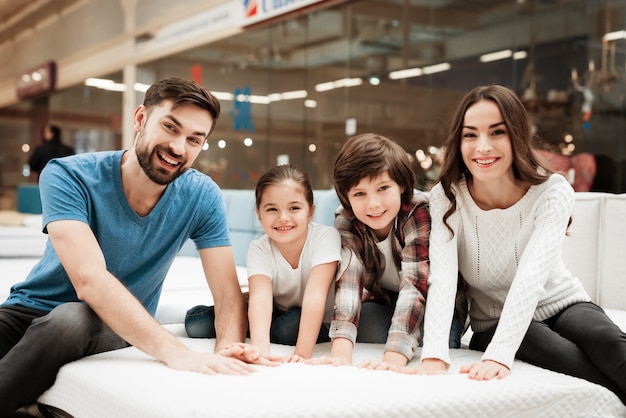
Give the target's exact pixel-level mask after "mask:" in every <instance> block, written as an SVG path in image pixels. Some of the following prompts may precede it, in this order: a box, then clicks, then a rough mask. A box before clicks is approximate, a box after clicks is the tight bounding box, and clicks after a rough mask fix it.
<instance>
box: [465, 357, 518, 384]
mask: <svg viewBox="0 0 626 418" xmlns="http://www.w3.org/2000/svg"><path fill="white" fill-rule="evenodd" d="M459 373H467V376H468V377H469V378H470V379H474V380H490V379H493V378H494V377H495V378H498V379H503V378H505V377H506V376H508V375H509V374H510V373H511V370H510V369H509V368H508V367H507V366H505V365H504V364H501V363H498V362H497V361H493V360H483V361H479V362H476V363H472V364H467V365H465V366H463V367H461V369H460V370H459Z"/></svg>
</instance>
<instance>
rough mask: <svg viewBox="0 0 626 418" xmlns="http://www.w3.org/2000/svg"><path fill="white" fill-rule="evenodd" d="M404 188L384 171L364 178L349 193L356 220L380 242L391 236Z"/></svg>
mask: <svg viewBox="0 0 626 418" xmlns="http://www.w3.org/2000/svg"><path fill="white" fill-rule="evenodd" d="M403 192H404V188H402V187H400V186H399V185H398V183H396V182H395V181H393V180H392V179H391V177H389V173H388V172H387V171H384V172H383V173H382V174H380V175H378V176H376V177H373V178H371V177H364V178H363V179H361V181H359V182H358V183H357V184H356V185H355V186H353V187H351V188H350V190H349V191H348V200H349V201H350V206H351V207H352V212H353V213H354V216H356V218H357V219H358V220H359V221H361V222H363V223H364V224H365V225H367V226H368V227H370V228H371V229H372V230H373V231H374V234H375V235H376V237H377V238H378V239H379V240H384V239H385V238H387V236H388V235H389V231H391V227H392V226H393V224H394V222H395V220H396V216H398V212H400V206H401V205H402V193H403Z"/></svg>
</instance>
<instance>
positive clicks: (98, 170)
mask: <svg viewBox="0 0 626 418" xmlns="http://www.w3.org/2000/svg"><path fill="white" fill-rule="evenodd" d="M124 152H125V151H105V152H96V153H87V154H78V155H75V156H71V157H66V158H63V159H57V160H52V161H50V162H49V163H48V164H47V165H46V167H45V168H44V170H43V172H42V175H41V178H40V183H39V187H40V193H41V203H42V208H43V227H44V232H46V225H48V224H49V223H50V222H53V221H58V220H76V221H81V222H85V223H86V224H88V225H89V226H90V227H91V230H92V231H93V233H94V235H95V236H96V238H97V240H98V242H99V244H100V247H101V249H102V252H103V253H104V258H105V260H106V264H107V269H108V270H109V271H110V272H111V273H112V274H113V275H114V276H115V277H117V278H118V279H119V280H120V281H121V282H122V283H123V284H124V285H125V286H126V287H127V288H128V289H129V290H130V292H131V293H132V294H133V295H135V297H136V298H137V299H138V300H139V301H140V302H141V303H142V304H143V305H144V307H145V308H146V309H147V310H148V312H150V313H151V314H152V315H154V314H155V312H156V308H157V304H158V301H159V296H160V294H161V288H162V284H163V280H164V279H165V276H166V274H167V271H168V270H169V268H170V266H171V264H172V262H173V260H174V257H175V256H176V254H177V253H178V251H179V250H180V248H181V247H182V245H183V244H184V243H185V242H186V241H187V239H188V238H191V239H192V240H193V241H194V242H195V244H196V248H198V249H202V248H209V247H221V246H230V245H231V244H230V237H229V233H228V222H227V219H226V210H225V207H224V202H223V200H222V194H221V192H220V190H219V188H218V186H217V185H216V184H215V182H213V180H212V179H211V178H210V177H209V176H207V175H205V174H202V173H200V172H198V171H196V170H193V169H190V170H187V171H186V172H185V173H184V174H182V175H181V176H180V177H178V178H177V179H176V180H174V181H173V182H172V183H170V184H169V185H168V186H167V188H166V189H165V192H164V193H163V196H161V199H160V200H159V202H158V203H157V204H156V206H155V207H154V208H153V209H152V211H151V212H150V213H149V214H148V215H147V216H144V217H140V216H138V215H137V214H136V213H135V212H134V211H133V210H132V208H131V207H130V205H129V204H128V201H127V200H126V196H125V195H124V191H123V189H122V177H121V169H120V164H121V159H122V155H123V153H124ZM198 262H200V261H199V260H198ZM75 301H78V298H77V297H76V292H75V291H74V287H73V286H72V284H71V282H70V280H69V278H68V276H67V274H66V272H65V270H64V269H63V266H62V265H61V263H60V261H59V258H58V257H57V255H56V253H55V251H54V248H53V247H52V245H51V244H50V240H48V242H47V244H46V249H45V252H44V255H43V257H42V259H41V260H40V261H39V263H37V265H36V266H35V267H34V268H33V270H32V271H31V272H30V274H29V275H28V277H27V278H26V280H25V281H23V282H20V283H18V284H16V285H14V286H13V287H12V288H11V294H10V295H9V297H8V299H7V301H6V302H5V303H4V304H5V305H20V306H25V307H28V308H33V309H38V310H43V311H50V310H52V309H53V308H54V307H56V306H58V305H60V304H62V303H65V302H75Z"/></svg>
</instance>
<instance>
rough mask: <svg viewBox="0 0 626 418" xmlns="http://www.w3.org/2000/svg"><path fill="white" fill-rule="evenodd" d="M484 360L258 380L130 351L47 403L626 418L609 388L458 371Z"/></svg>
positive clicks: (79, 365) (261, 370)
mask: <svg viewBox="0 0 626 418" xmlns="http://www.w3.org/2000/svg"><path fill="white" fill-rule="evenodd" d="M168 327H169V328H170V329H171V330H172V331H173V332H174V333H175V334H176V335H178V336H181V337H180V338H181V339H182V341H183V342H184V343H185V344H187V345H188V346H189V347H191V348H192V349H195V350H211V349H212V348H213V340H197V339H189V338H184V337H182V335H183V333H184V330H183V329H182V328H183V327H182V325H180V324H178V325H169V326H168ZM272 349H273V351H274V352H276V353H278V354H288V353H290V352H291V350H292V348H291V347H286V346H278V345H274V346H273V348H272ZM382 350H383V346H382V345H379V344H358V345H357V347H356V349H355V353H354V357H355V363H358V362H360V361H361V360H362V359H366V358H374V359H377V358H381V356H382ZM329 352H330V343H325V344H319V345H318V346H317V348H316V351H315V354H314V355H315V356H323V355H328V354H329ZM479 357H480V353H477V352H473V351H470V350H464V349H459V350H453V353H452V359H453V364H452V367H451V371H450V373H449V374H448V375H444V376H413V375H401V374H397V373H393V372H387V371H369V370H364V369H360V368H358V367H352V366H350V367H348V366H343V367H333V366H309V365H302V364H285V365H282V366H280V367H276V368H271V367H257V370H258V371H257V372H256V373H255V374H253V375H251V376H224V375H214V376H204V375H201V374H197V373H191V372H181V371H176V370H172V369H169V368H168V367H166V366H165V365H163V364H161V363H159V362H157V361H155V360H153V359H151V358H150V357H148V356H147V355H145V354H143V353H142V352H140V351H138V350H137V349H135V348H134V347H131V348H127V349H124V350H118V351H115V352H110V353H103V354H98V355H95V356H91V357H88V358H85V359H82V360H79V361H76V362H74V363H70V364H68V365H66V366H64V367H63V368H62V369H61V371H60V373H59V376H58V378H57V381H56V383H55V385H54V386H53V387H52V388H51V389H49V390H48V391H47V392H46V393H44V394H43V395H42V396H41V397H40V398H39V401H40V402H41V403H43V404H47V405H52V406H54V407H56V408H60V409H62V410H63V411H65V412H67V413H69V414H71V415H73V416H74V417H76V418H81V417H89V418H98V417H103V418H105V417H106V418H110V417H134V418H140V417H146V418H148V417H149V418H158V417H163V418H165V417H237V418H244V417H254V418H261V417H272V418H279V417H289V418H292V417H302V418H309V417H341V418H345V417H355V418H356V417H359V418H362V417H381V418H383V417H384V418H388V417H400V416H403V417H412V416H419V417H503V416H509V417H574V416H579V417H580V416H584V417H624V416H626V407H624V405H623V404H622V403H621V402H620V401H619V399H618V398H617V397H616V396H615V395H614V394H613V393H611V392H610V391H608V390H607V389H604V388H603V387H600V386H598V385H594V384H591V383H588V382H586V381H583V380H580V379H576V378H573V377H569V376H565V375H561V374H557V373H553V372H549V371H547V370H542V369H539V368H536V367H534V366H530V365H528V364H524V363H522V362H516V364H515V366H514V368H513V372H512V373H511V375H510V376H508V377H507V378H505V379H503V380H498V381H496V380H493V381H486V382H477V381H472V380H470V379H468V378H467V377H466V376H465V375H460V374H458V373H457V372H458V369H459V367H460V366H461V365H462V364H466V363H468V362H471V361H475V360H478V359H479ZM415 361H416V360H414V362H415Z"/></svg>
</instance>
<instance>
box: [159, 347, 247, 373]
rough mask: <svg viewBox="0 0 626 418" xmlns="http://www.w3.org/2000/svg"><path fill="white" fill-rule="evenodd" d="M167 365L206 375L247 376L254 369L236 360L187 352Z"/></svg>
mask: <svg viewBox="0 0 626 418" xmlns="http://www.w3.org/2000/svg"><path fill="white" fill-rule="evenodd" d="M167 365H168V367H171V368H172V369H176V370H185V371H192V372H198V373H202V374H208V375H214V374H229V375H249V374H251V373H254V372H255V369H254V367H252V366H251V365H249V364H246V363H245V362H243V361H241V360H239V359H237V358H232V357H226V356H223V355H220V354H213V353H200V352H195V351H188V352H186V353H185V355H178V356H176V357H175V358H174V360H172V361H169V362H168V363H167Z"/></svg>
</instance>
